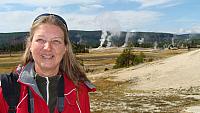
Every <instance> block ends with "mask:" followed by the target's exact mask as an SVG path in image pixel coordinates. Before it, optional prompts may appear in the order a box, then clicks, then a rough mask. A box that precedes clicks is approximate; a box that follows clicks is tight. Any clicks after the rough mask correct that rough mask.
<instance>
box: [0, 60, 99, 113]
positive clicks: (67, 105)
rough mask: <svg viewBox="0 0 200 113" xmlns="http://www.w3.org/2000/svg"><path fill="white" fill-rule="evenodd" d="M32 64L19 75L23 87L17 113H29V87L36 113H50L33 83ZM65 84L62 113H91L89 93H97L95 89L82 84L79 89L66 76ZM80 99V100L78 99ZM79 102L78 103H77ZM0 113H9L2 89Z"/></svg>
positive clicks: (0, 89) (56, 111) (0, 90)
mask: <svg viewBox="0 0 200 113" xmlns="http://www.w3.org/2000/svg"><path fill="white" fill-rule="evenodd" d="M31 74H32V64H27V65H26V66H25V67H24V69H23V71H21V73H20V75H19V79H18V82H19V83H20V85H21V90H20V100H19V103H18V105H17V108H16V113H28V96H27V95H28V91H27V87H29V88H30V90H31V92H32V94H33V98H34V113H49V109H48V106H47V104H46V102H45V100H44V99H43V98H42V97H41V96H40V95H39V94H38V93H37V91H38V90H37V88H35V85H36V84H34V82H32V80H33V77H32V78H31V77H27V76H32V75H31ZM64 83H65V90H64V95H65V100H64V111H63V112H62V113H90V104H89V96H88V92H90V91H95V88H94V87H92V86H90V84H84V83H82V84H80V87H79V88H78V94H77V91H76V90H77V88H76V87H75V85H74V84H73V82H72V81H71V80H69V79H68V77H67V76H66V75H64ZM77 97H78V99H77ZM77 100H78V101H77ZM0 113H8V105H7V103H6V101H5V99H4V98H3V93H2V88H1V87H0ZM54 113H58V110H57V107H55V111H54Z"/></svg>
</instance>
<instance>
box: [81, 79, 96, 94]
mask: <svg viewBox="0 0 200 113" xmlns="http://www.w3.org/2000/svg"><path fill="white" fill-rule="evenodd" d="M84 85H85V86H86V87H87V88H88V89H89V92H91V91H92V92H94V91H96V86H95V85H94V84H92V83H91V82H90V81H85V82H84Z"/></svg>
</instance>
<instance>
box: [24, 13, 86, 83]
mask: <svg viewBox="0 0 200 113" xmlns="http://www.w3.org/2000/svg"><path fill="white" fill-rule="evenodd" d="M58 17H59V18H58ZM61 19H62V18H61V17H60V16H58V15H55V14H49V15H45V16H38V17H37V18H36V19H35V20H34V22H33V24H32V27H31V29H30V33H29V36H28V38H27V40H26V49H25V53H24V55H23V58H22V61H23V63H24V65H25V64H27V63H29V62H34V60H33V57H32V54H31V51H30V44H31V42H32V40H33V36H34V32H35V30H36V29H37V28H38V26H40V25H41V24H46V23H48V24H53V25H56V26H58V27H60V28H61V29H62V30H63V32H64V43H65V46H66V48H67V50H66V52H65V54H64V56H63V58H62V60H61V62H60V67H59V68H60V70H61V71H62V72H64V73H66V74H67V76H68V78H69V79H71V80H72V81H73V82H74V83H75V85H78V83H79V82H84V81H89V80H88V78H87V77H86V74H85V71H84V69H83V68H82V67H81V65H80V64H79V62H78V61H77V60H76V57H75V55H74V53H73V51H72V45H71V42H70V40H69V35H68V28H67V24H66V23H65V21H64V19H62V20H61ZM63 21H64V22H63Z"/></svg>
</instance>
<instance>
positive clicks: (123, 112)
mask: <svg viewBox="0 0 200 113" xmlns="http://www.w3.org/2000/svg"><path fill="white" fill-rule="evenodd" d="M122 51H123V48H111V49H93V50H90V53H84V54H83V53H82V54H77V55H76V56H77V58H78V59H79V60H80V62H82V63H83V64H84V68H85V69H86V70H87V72H88V73H89V74H93V73H94V74H95V73H100V72H103V71H105V69H106V68H107V69H108V70H113V68H112V67H113V65H114V64H115V60H116V58H117V56H118V55H119V54H120V53H121V52H122ZM132 52H133V53H134V54H139V53H140V52H143V53H144V55H145V56H146V61H148V62H151V61H154V60H158V59H162V58H166V57H170V56H173V55H176V54H181V53H185V52H188V50H187V49H181V50H152V49H139V48H136V49H133V50H132ZM20 57H21V54H13V55H12V56H11V57H10V56H9V55H0V73H4V72H10V71H11V70H12V69H13V68H14V67H15V66H17V64H18V63H20ZM111 79H112V78H110V77H102V78H98V79H95V78H91V80H92V81H94V84H95V85H96V86H97V91H96V92H94V93H91V94H90V97H91V111H92V113H141V112H146V113H148V112H157V113H169V112H170V113H178V112H181V111H182V110H183V109H184V108H185V107H187V106H188V105H196V104H200V100H199V99H195V98H191V97H188V95H194V94H198V93H199V87H196V88H191V89H187V90H186V89H182V90H177V89H170V90H167V91H165V90H162V91H160V90H159V91H149V92H146V91H142V90H130V88H129V87H131V86H133V85H134V80H129V81H124V82H116V81H111Z"/></svg>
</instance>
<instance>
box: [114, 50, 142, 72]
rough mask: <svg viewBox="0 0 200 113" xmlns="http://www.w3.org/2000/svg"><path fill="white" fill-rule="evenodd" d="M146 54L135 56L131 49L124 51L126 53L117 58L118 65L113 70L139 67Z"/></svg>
mask: <svg viewBox="0 0 200 113" xmlns="http://www.w3.org/2000/svg"><path fill="white" fill-rule="evenodd" d="M144 57H145V56H144V54H143V53H142V52H140V54H139V55H135V54H133V53H132V52H131V47H128V48H126V49H124V51H123V52H122V53H121V54H120V55H119V56H118V57H117V59H116V63H115V65H114V66H113V68H115V69H116V68H122V67H129V66H133V65H137V64H139V63H142V62H143V60H144Z"/></svg>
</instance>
